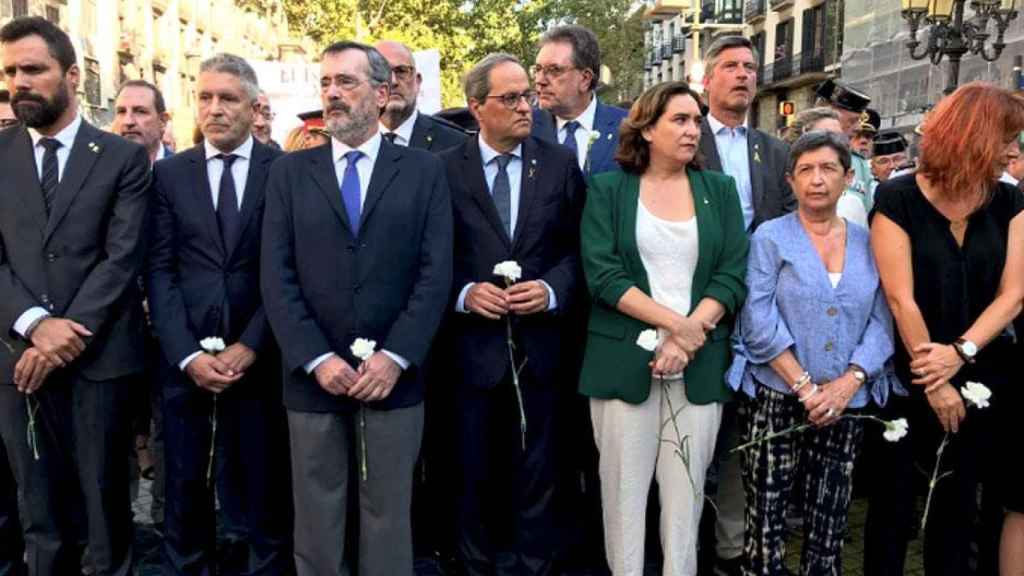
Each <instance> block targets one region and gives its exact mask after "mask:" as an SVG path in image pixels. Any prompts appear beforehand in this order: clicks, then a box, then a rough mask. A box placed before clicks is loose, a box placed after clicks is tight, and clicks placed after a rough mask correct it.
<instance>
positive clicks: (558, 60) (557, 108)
mask: <svg viewBox="0 0 1024 576" xmlns="http://www.w3.org/2000/svg"><path fill="white" fill-rule="evenodd" d="M533 77H534V80H535V82H536V83H537V93H538V95H539V96H540V108H539V109H537V110H535V111H534V116H533V120H534V126H533V135H534V136H537V137H538V138H542V139H544V140H547V141H549V142H559V143H562V144H565V145H566V146H568V147H569V148H570V149H571V150H572V151H573V152H574V153H575V155H576V158H577V161H578V162H579V166H580V169H581V170H583V171H584V172H585V173H586V174H597V173H599V172H607V171H609V170H618V169H619V165H618V164H617V163H616V162H615V150H616V149H617V148H618V147H619V124H621V123H622V120H623V119H624V118H625V117H626V116H627V114H628V113H627V112H626V111H625V110H623V109H621V108H616V107H614V106H607V105H605V104H603V103H601V101H600V100H599V99H598V97H597V92H596V90H597V85H598V83H599V82H600V79H601V50H600V47H599V46H598V44H597V37H596V36H595V35H594V33H593V32H591V31H590V30H588V29H586V28H583V27H582V26H559V27H556V28H552V29H551V30H549V31H547V32H546V33H545V34H544V36H542V37H541V39H540V51H539V52H538V53H537V62H536V63H535V64H534V66H533Z"/></svg>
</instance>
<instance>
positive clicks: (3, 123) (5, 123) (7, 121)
mask: <svg viewBox="0 0 1024 576" xmlns="http://www.w3.org/2000/svg"><path fill="white" fill-rule="evenodd" d="M17 123H18V119H17V118H0V128H10V127H11V126H14V125H15V124H17Z"/></svg>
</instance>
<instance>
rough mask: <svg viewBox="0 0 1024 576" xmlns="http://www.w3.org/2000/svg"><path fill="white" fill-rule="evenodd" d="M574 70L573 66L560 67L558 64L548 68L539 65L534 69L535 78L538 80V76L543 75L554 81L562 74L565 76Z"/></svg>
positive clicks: (549, 65)
mask: <svg viewBox="0 0 1024 576" xmlns="http://www.w3.org/2000/svg"><path fill="white" fill-rule="evenodd" d="M574 69H575V68H573V67H572V66H559V65H558V64H548V65H547V66H545V65H543V64H537V65H535V66H534V67H533V77H534V78H537V77H538V76H540V75H541V74H543V75H545V76H547V77H548V78H552V79H554V78H558V77H559V76H561V75H562V74H565V73H566V72H568V71H569V70H574Z"/></svg>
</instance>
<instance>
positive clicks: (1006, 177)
mask: <svg viewBox="0 0 1024 576" xmlns="http://www.w3.org/2000/svg"><path fill="white" fill-rule="evenodd" d="M999 180H1000V181H1001V182H1006V183H1007V184H1010V185H1012V186H1018V185H1019V184H1020V180H1017V179H1016V178H1014V177H1013V176H1010V173H1009V172H1003V175H1002V176H1000V177H999Z"/></svg>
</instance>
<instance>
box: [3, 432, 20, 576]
mask: <svg viewBox="0 0 1024 576" xmlns="http://www.w3.org/2000/svg"><path fill="white" fill-rule="evenodd" d="M24 554H25V542H24V541H23V540H22V538H21V526H20V525H19V522H18V486H17V484H15V483H14V475H13V474H12V473H11V465H10V463H9V461H8V459H7V450H6V449H5V448H4V443H3V442H0V576H21V575H22V574H24V571H25V564H24V562H22V556H23V555H24Z"/></svg>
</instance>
